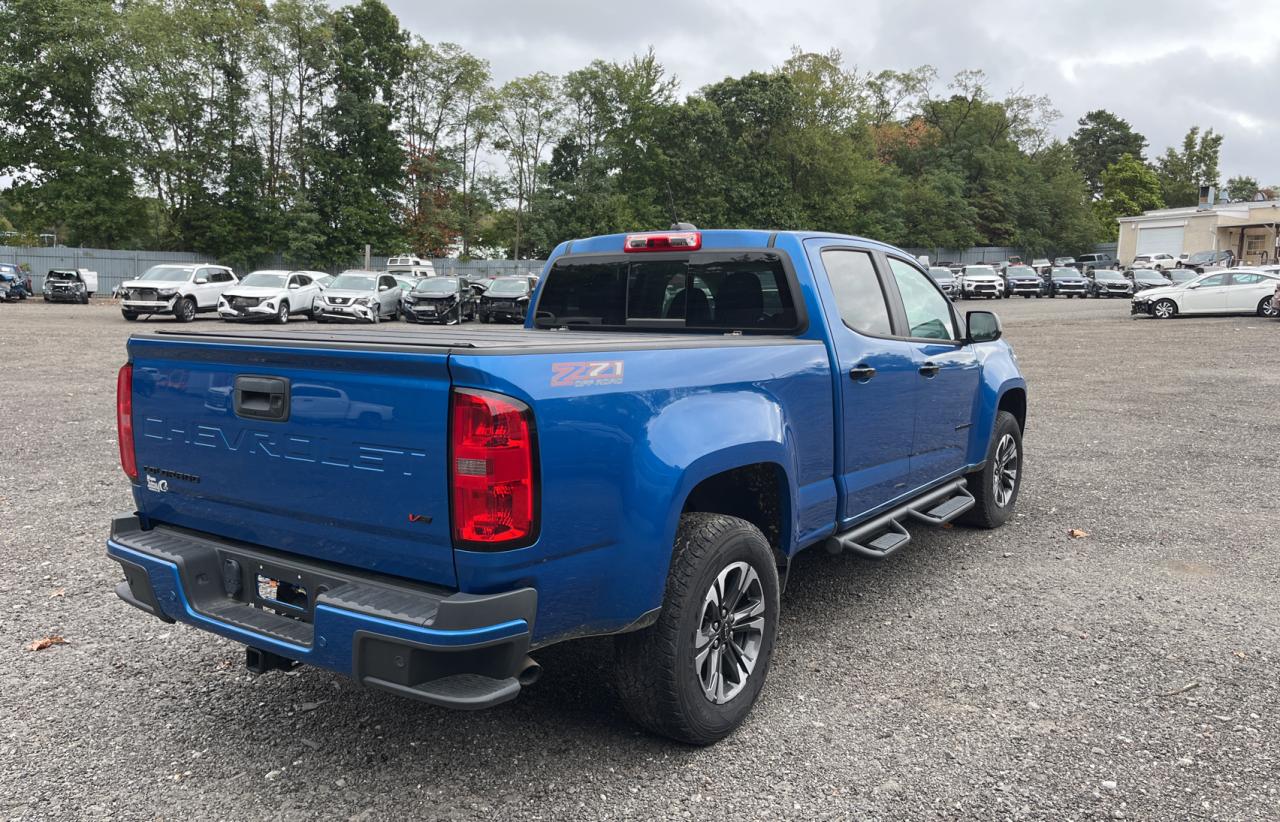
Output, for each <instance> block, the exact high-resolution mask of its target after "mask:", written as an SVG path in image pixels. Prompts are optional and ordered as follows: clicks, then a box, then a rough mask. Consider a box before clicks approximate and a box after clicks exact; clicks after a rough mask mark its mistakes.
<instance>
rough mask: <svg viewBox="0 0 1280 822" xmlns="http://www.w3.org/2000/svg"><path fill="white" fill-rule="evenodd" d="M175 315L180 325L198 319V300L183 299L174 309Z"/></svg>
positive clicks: (192, 298)
mask: <svg viewBox="0 0 1280 822" xmlns="http://www.w3.org/2000/svg"><path fill="white" fill-rule="evenodd" d="M173 315H174V316H175V317H177V318H178V322H180V323H189V322H191V321H192V320H194V319H195V318H196V300H195V298H194V297H183V298H182V299H180V300H179V301H178V304H177V306H175V307H174V309H173Z"/></svg>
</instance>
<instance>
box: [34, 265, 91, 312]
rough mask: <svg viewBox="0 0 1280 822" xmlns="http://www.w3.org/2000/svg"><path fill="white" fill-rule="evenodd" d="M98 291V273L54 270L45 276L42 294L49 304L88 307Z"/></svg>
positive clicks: (62, 269)
mask: <svg viewBox="0 0 1280 822" xmlns="http://www.w3.org/2000/svg"><path fill="white" fill-rule="evenodd" d="M97 290H98V272H96V271H90V270H89V269H87V268H53V269H50V270H49V273H48V274H46V275H45V278H44V286H43V287H42V288H41V289H40V292H41V294H42V295H43V296H44V301H45V302H47V303H79V304H80V305H88V304H89V298H90V297H92V296H93V293H94V292H95V291H97Z"/></svg>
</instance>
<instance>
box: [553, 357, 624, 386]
mask: <svg viewBox="0 0 1280 822" xmlns="http://www.w3.org/2000/svg"><path fill="white" fill-rule="evenodd" d="M621 384H622V360H607V361H603V362H553V363H552V364H551V386H552V387H553V388H584V387H586V386H589V385H621Z"/></svg>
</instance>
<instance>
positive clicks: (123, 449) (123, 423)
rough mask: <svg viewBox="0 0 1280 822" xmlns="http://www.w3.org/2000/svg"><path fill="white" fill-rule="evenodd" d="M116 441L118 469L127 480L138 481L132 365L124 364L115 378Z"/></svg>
mask: <svg viewBox="0 0 1280 822" xmlns="http://www.w3.org/2000/svg"><path fill="white" fill-rule="evenodd" d="M116 439H118V440H119V441H120V467H121V468H123V469H124V472H125V473H126V474H128V475H129V479H131V480H137V479H138V459H137V457H135V456H134V453H133V364H132V363H125V364H124V365H123V366H121V367H120V373H119V374H118V375H117V376H116Z"/></svg>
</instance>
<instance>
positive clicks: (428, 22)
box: [335, 0, 1280, 184]
mask: <svg viewBox="0 0 1280 822" xmlns="http://www.w3.org/2000/svg"><path fill="white" fill-rule="evenodd" d="M335 5H337V3H335ZM388 5H390V7H391V9H392V10H393V11H394V12H395V13H396V14H397V16H399V18H400V20H401V23H402V24H403V25H404V26H405V28H407V29H409V30H410V31H412V32H414V33H416V34H419V35H421V36H422V37H424V38H425V39H427V40H430V41H433V42H440V41H452V42H455V43H458V44H459V45H461V46H463V47H464V48H466V49H467V50H469V51H471V52H472V53H474V54H476V55H478V56H480V57H483V58H485V59H487V60H488V61H489V62H490V64H491V66H492V68H493V71H494V75H495V78H496V79H497V80H498V81H503V80H508V79H511V78H512V77H517V76H520V75H522V74H528V73H530V72H534V71H548V72H552V73H554V74H563V73H565V72H567V71H572V70H573V69H576V68H580V67H582V66H584V65H586V64H587V63H589V62H590V61H591V60H593V59H597V58H600V59H605V60H625V59H627V58H628V57H630V56H631V55H633V54H637V53H641V52H643V51H645V50H646V49H647V48H649V47H650V46H652V47H653V48H654V50H655V52H656V53H657V56H658V58H659V59H660V60H661V61H662V63H663V65H665V66H666V67H667V69H668V70H669V71H671V72H672V73H674V74H675V75H676V76H677V77H679V78H680V80H681V85H682V88H683V89H684V91H685V92H689V91H693V90H696V89H697V88H699V87H700V86H702V85H705V84H707V83H711V82H715V81H717V80H720V79H722V78H724V77H726V76H731V75H740V74H743V73H745V72H748V71H751V70H755V69H762V70H763V69H769V68H772V67H774V66H777V65H779V64H780V63H782V61H784V60H785V59H786V58H787V56H788V55H789V54H790V51H791V47H792V46H793V45H797V46H800V47H801V48H804V49H806V50H813V51H825V50H827V49H829V48H838V49H840V51H841V52H843V54H844V55H845V59H846V61H847V62H849V63H851V64H855V65H857V66H858V67H859V68H860V69H863V70H873V71H878V70H880V69H883V68H894V69H906V68H911V67H914V66H917V65H921V64H923V63H928V64H931V65H933V66H936V67H937V68H938V70H939V73H940V75H941V76H942V78H944V79H945V78H948V77H950V76H951V75H953V74H954V73H955V72H957V71H959V70H961V69H966V68H978V69H982V70H983V71H985V72H986V74H987V76H988V77H989V79H990V86H991V90H992V92H993V93H994V94H997V95H1002V94H1003V93H1004V92H1006V91H1009V90H1012V89H1015V88H1021V89H1022V90H1024V91H1025V92H1028V93H1034V94H1047V95H1049V97H1050V98H1052V99H1053V101H1054V104H1055V105H1056V107H1057V108H1058V109H1059V110H1060V111H1062V112H1063V117H1062V119H1061V120H1060V121H1059V122H1058V123H1057V124H1056V127H1055V131H1056V133H1057V134H1058V135H1059V136H1061V137H1066V136H1067V135H1069V134H1070V133H1071V132H1072V130H1074V128H1075V121H1076V120H1077V119H1078V118H1079V117H1080V116H1082V115H1083V114H1084V113H1085V112H1087V111H1090V110H1093V109H1096V108H1105V109H1108V110H1110V111H1112V112H1114V113H1116V114H1117V115H1119V116H1121V117H1123V118H1125V119H1126V120H1128V121H1129V122H1130V123H1131V124H1132V125H1133V126H1134V128H1136V129H1137V130H1139V131H1140V132H1142V133H1143V134H1144V135H1146V137H1147V139H1148V140H1149V141H1150V144H1151V148H1150V150H1149V151H1150V153H1151V154H1152V155H1158V154H1160V153H1163V151H1164V149H1165V148H1166V147H1167V146H1170V145H1177V144H1180V143H1181V140H1182V136H1183V135H1184V134H1185V133H1186V131H1187V129H1188V128H1189V127H1190V126H1192V125H1200V126H1202V127H1206V128H1207V127H1212V128H1213V129H1214V130H1215V131H1217V132H1219V133H1221V134H1224V135H1225V137H1226V139H1225V140H1224V143H1223V149H1222V169H1221V170H1222V177H1223V179H1224V180H1225V179H1226V178H1227V177H1229V176H1233V175H1237V174H1248V175H1251V176H1254V177H1257V178H1259V180H1260V181H1262V182H1263V183H1264V184H1265V183H1280V152H1277V151H1276V150H1275V148H1274V140H1272V139H1268V138H1269V137H1271V136H1272V135H1275V134H1280V107H1277V106H1276V102H1275V101H1276V100H1277V99H1280V51H1277V50H1276V49H1275V48H1274V47H1273V46H1272V45H1271V44H1270V39H1271V36H1272V35H1273V34H1274V33H1275V32H1277V31H1280V3H1274V2H1259V1H1258V0H1252V2H1246V1H1245V0H1127V2H1125V1H1124V0H1121V2H1109V3H1100V2H1085V0H1055V2H1043V0H1041V1H1040V2H1026V1H1025V0H969V2H965V3H956V2H949V0H934V2H925V0H875V1H874V2H866V1H865V0H852V2H850V1H849V0H845V1H844V2H840V0H809V1H808V2H805V1H804V0H796V2H793V3H792V4H791V5H790V6H788V5H785V4H781V3H777V2H776V0H768V1H766V0H734V2H727V1H726V0H679V1H678V2H677V0H648V2H646V3H643V4H640V3H625V4H623V3H613V2H607V0H606V1H604V2H576V1H575V0H546V1H545V2H518V0H469V2H467V3H464V4H460V5H458V6H453V7H450V8H449V10H448V13H447V14H446V13H442V6H441V4H437V3H421V2H416V0H388Z"/></svg>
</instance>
